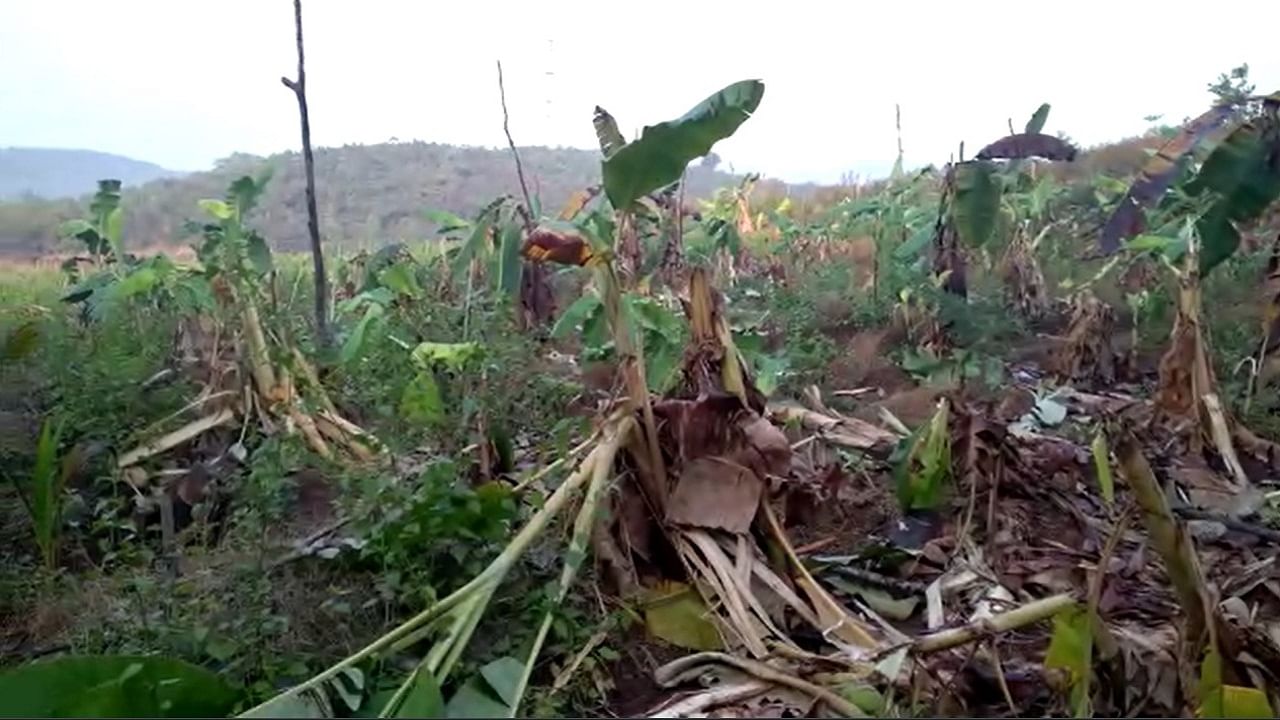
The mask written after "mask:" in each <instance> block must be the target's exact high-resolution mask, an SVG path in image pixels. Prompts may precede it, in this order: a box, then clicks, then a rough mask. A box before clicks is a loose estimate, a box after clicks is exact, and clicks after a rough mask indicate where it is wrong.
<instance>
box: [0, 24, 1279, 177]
mask: <svg viewBox="0 0 1280 720" xmlns="http://www.w3.org/2000/svg"><path fill="white" fill-rule="evenodd" d="M1175 7H1176V6H1175V5H1174V4H1172V3H1170V2H1167V1H1165V2H1148V1H1146V0H1143V1H1138V0H1109V1H1108V2H1094V1H1092V0H1077V2H1074V3H1052V4H1050V3H1046V2H1025V1H1024V2H995V1H985V0H967V1H964V2H954V1H952V2H914V1H909V0H893V1H892V2H889V1H888V0H885V1H882V2H867V1H865V0H864V1H861V2H854V1H853V0H828V1H826V2H807V1H803V0H786V1H781V0H773V1H772V2H746V1H738V2H725V1H722V0H714V1H713V0H680V1H678V2H672V1H670V0H649V1H647V2H644V3H620V2H608V1H607V0H606V1H604V2H600V1H597V2H585V1H584V2H578V1H573V2H569V1H564V2H561V1H556V0H543V1H542V2H528V1H525V2H490V1H486V0H452V1H449V2H446V1H445V0H435V1H433V2H428V1H427V0H360V1H359V2H350V1H349V0H305V2H304V13H305V18H304V22H305V26H306V43H307V60H308V62H307V69H308V81H309V91H310V93H309V94H310V101H311V118H312V128H313V140H314V142H315V143H316V144H318V145H341V144H344V143H377V142H385V141H387V140H389V139H390V138H392V137H396V138H399V139H401V140H409V139H422V140H427V141H437V142H448V143H457V144H469V145H485V146H494V145H502V144H505V140H504V138H503V135H502V118H501V111H500V108H499V103H498V93H497V83H496V72H495V65H494V61H495V60H497V59H501V60H502V61H503V66H504V70H505V74H506V85H507V98H508V104H509V106H510V110H511V125H512V131H513V133H514V135H515V138H516V141H517V142H518V143H520V144H547V145H571V146H577V147H595V136H594V134H593V131H592V127H591V111H592V108H593V107H594V106H595V105H596V104H600V105H602V106H604V107H605V108H606V109H608V110H609V111H610V112H612V113H613V114H614V116H615V117H617V119H618V121H619V123H620V125H621V126H622V129H623V132H624V133H625V134H627V135H628V136H631V135H632V134H633V133H635V132H638V131H639V129H640V128H641V127H642V126H643V125H644V124H646V123H653V122H657V121H660V120H664V119H668V118H671V117H674V116H677V115H679V114H680V113H683V112H684V111H685V110H687V109H688V108H689V107H691V106H692V105H693V104H695V103H696V102H698V101H700V100H701V99H703V98H704V97H705V96H706V95H708V94H710V93H711V92H712V91H714V90H715V89H718V88H719V87H721V86H723V85H725V84H728V83H730V82H733V81H735V80H740V79H746V78H760V79H762V80H764V82H765V84H766V90H765V96H764V101H763V102H762V103H761V105H760V109H759V110H758V111H757V113H756V116H755V117H754V118H752V119H751V120H750V121H748V122H747V123H746V124H745V125H744V126H743V127H742V129H741V130H740V131H739V132H738V134H737V135H736V136H735V137H733V138H731V139H730V140H728V141H726V142H724V143H722V144H721V145H720V146H717V152H719V153H720V155H721V156H722V157H723V158H724V159H725V161H726V162H730V163H732V164H733V165H734V167H735V168H736V169H737V170H739V171H743V170H756V171H761V172H764V173H765V174H768V175H772V176H775V177H782V178H784V179H787V180H795V181H800V180H818V181H834V180H837V179H838V178H839V177H840V175H841V173H843V172H846V171H849V172H857V173H861V174H863V175H866V174H879V173H881V172H883V171H884V170H885V169H887V168H888V167H889V165H890V164H891V163H892V161H893V157H894V155H895V141H894V127H893V106H894V103H895V102H898V103H901V105H902V126H903V136H904V145H905V149H906V158H907V163H908V165H909V166H910V165H923V164H925V163H929V162H944V161H946V159H947V156H948V155H949V154H950V153H951V152H953V150H954V149H955V148H956V146H957V145H958V144H959V142H960V141H962V140H963V141H965V142H966V147H968V148H970V152H972V151H973V150H976V149H977V148H978V147H979V146H981V145H982V144H985V143H986V142H988V141H990V140H993V139H995V138H996V137H998V136H999V135H1000V134H1002V133H1003V132H1004V131H1005V129H1006V119H1007V118H1010V117H1012V118H1013V121H1014V124H1015V125H1016V126H1018V127H1021V125H1022V124H1023V123H1024V122H1025V119H1026V117H1027V116H1028V115H1030V113H1031V112H1032V111H1033V110H1034V109H1035V108H1036V106H1037V105H1038V104H1039V103H1040V102H1043V101H1048V102H1051V103H1052V104H1053V112H1052V114H1051V115H1050V118H1049V124H1048V127H1047V128H1046V130H1047V131H1049V132H1057V131H1063V132H1065V133H1067V134H1068V135H1070V136H1071V137H1073V138H1075V139H1076V140H1077V141H1079V142H1081V143H1083V144H1085V145H1088V144H1092V143H1097V142H1101V141H1104V140H1108V139H1113V138H1118V137H1121V136H1125V135H1131V134H1135V133H1137V132H1140V131H1141V130H1143V129H1144V128H1145V127H1146V126H1147V123H1146V122H1145V121H1144V120H1143V117H1144V116H1146V115H1155V114H1164V116H1165V118H1166V119H1169V120H1175V121H1176V120H1181V119H1182V118H1183V117H1185V116H1187V115H1191V114H1195V113H1197V112H1199V111H1200V110H1202V109H1203V108H1205V107H1206V106H1207V104H1208V102H1209V99H1210V96H1209V95H1208V93H1206V92H1205V89H1204V88H1205V85H1206V83H1208V82H1209V81H1211V80H1213V79H1214V78H1215V77H1216V76H1217V75H1218V73H1220V72H1223V71H1225V70H1227V69H1229V68H1230V67H1232V66H1234V65H1237V64H1239V63H1241V62H1248V63H1249V65H1250V70H1251V75H1252V77H1253V80H1254V81H1255V82H1256V83H1257V85H1258V89H1259V90H1265V91H1268V92H1269V91H1272V90H1276V89H1280V52H1277V50H1276V46H1275V42H1274V32H1275V28H1276V27H1278V26H1280V1H1277V0H1259V1H1257V2H1229V1H1225V0H1224V1H1219V2H1214V3H1210V4H1203V3H1195V4H1194V5H1183V6H1182V7H1184V8H1188V9H1187V10H1185V11H1184V10H1181V9H1175ZM292 23H293V10H292V2H290V0H219V1H217V2H212V1H209V2H205V1H201V0H114V1H113V2H101V1H100V0H0V146H10V145H18V146H43V147H75V148H91V149H95V150H103V151H108V152H114V153H120V154H123V155H128V156H131V157H135V158H138V159H142V160H149V161H151V162H156V163H159V164H161V165H165V166H167V167H171V168H174V169H180V170H196V169H201V168H206V167H209V166H210V165H211V164H212V162H213V161H214V160H215V159H217V158H220V157H224V156H226V155H229V154H231V153H232V152H235V151H243V152H251V153H257V154H268V153H271V152H276V151H280V150H285V149H290V148H295V147H297V145H298V125H297V122H298V121H297V114H296V105H295V103H294V100H293V96H292V94H291V93H290V92H289V91H288V90H286V89H285V88H284V87H282V86H281V85H280V80H279V78H280V76H281V75H282V74H287V75H290V76H292V75H293V73H294V67H295V62H296V60H295V56H294V47H293V24H292ZM1157 51H1158V52H1159V53H1161V54H1160V55H1159V56H1155V55H1153V54H1152V53H1153V52H1157Z"/></svg>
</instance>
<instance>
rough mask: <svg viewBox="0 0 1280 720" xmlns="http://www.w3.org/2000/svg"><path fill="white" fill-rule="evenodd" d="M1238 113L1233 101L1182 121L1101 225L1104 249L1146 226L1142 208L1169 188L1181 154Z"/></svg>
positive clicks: (1110, 249) (1117, 245)
mask: <svg viewBox="0 0 1280 720" xmlns="http://www.w3.org/2000/svg"><path fill="white" fill-rule="evenodd" d="M1237 115H1238V111H1237V107H1236V106H1235V105H1232V104H1222V105H1215V106H1213V107H1212V108H1210V109H1209V110H1208V111H1207V112H1205V113H1204V114H1202V115H1200V116H1199V117H1197V118H1196V119H1194V120H1192V121H1191V122H1189V123H1187V124H1186V125H1184V126H1183V127H1182V129H1181V130H1179V131H1178V134H1177V135H1175V136H1174V137H1173V138H1171V139H1170V140H1169V141H1168V142H1166V143H1165V144H1164V145H1163V146H1161V147H1160V150H1159V151H1157V152H1156V154H1155V155H1153V156H1151V159H1150V160H1148V161H1147V163H1146V165H1144V166H1143V167H1142V171H1141V172H1139V173H1138V177H1137V179H1136V180H1134V181H1133V184H1132V185H1130V186H1129V191H1128V192H1127V193H1125V196H1124V197H1123V198H1121V199H1120V204H1119V205H1117V206H1116V209H1115V211H1113V212H1112V214H1111V217H1110V218H1108V219H1107V224H1106V225H1105V226H1104V227H1103V228H1102V234H1101V236H1100V237H1099V240H1098V242H1099V246H1100V247H1101V249H1102V252H1103V253H1106V254H1108V255H1109V254H1111V253H1114V252H1115V251H1116V250H1118V249H1119V248H1120V243H1121V242H1123V241H1124V240H1127V239H1129V238H1131V237H1133V236H1134V235H1137V234H1138V233H1141V232H1142V231H1143V230H1144V229H1145V228H1146V220H1145V218H1144V217H1143V212H1142V211H1143V209H1144V208H1147V207H1150V206H1151V205H1152V204H1153V203H1155V201H1156V200H1158V199H1159V198H1160V196H1162V195H1164V192H1165V191H1166V190H1168V189H1169V186H1170V185H1171V184H1172V183H1173V180H1174V178H1175V177H1177V175H1178V170H1179V168H1180V167H1181V166H1182V160H1183V158H1185V157H1186V156H1187V155H1188V154H1189V153H1190V152H1191V151H1192V150H1193V149H1195V147H1196V146H1197V145H1199V143H1200V142H1201V141H1202V140H1204V139H1205V138H1206V137H1208V136H1209V135H1210V134H1211V133H1213V132H1214V131H1215V130H1217V129H1219V128H1221V127H1222V126H1223V125H1225V124H1226V123H1227V122H1228V121H1230V120H1232V119H1233V118H1235V117H1237Z"/></svg>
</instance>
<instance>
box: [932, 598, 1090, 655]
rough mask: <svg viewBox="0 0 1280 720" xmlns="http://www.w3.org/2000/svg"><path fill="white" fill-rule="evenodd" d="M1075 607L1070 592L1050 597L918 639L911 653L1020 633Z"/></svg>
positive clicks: (934, 650)
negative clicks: (998, 635)
mask: <svg viewBox="0 0 1280 720" xmlns="http://www.w3.org/2000/svg"><path fill="white" fill-rule="evenodd" d="M1075 604H1076V599H1075V597H1074V596H1072V595H1071V594H1070V593H1062V594H1060V595H1051V596H1049V597H1047V598H1041V599H1039V600H1035V601H1032V602H1029V603H1027V604H1026V605H1023V606H1022V607H1017V608H1014V609H1012V610H1009V611H1007V612H1002V613H1000V614H998V615H992V616H991V617H987V618H979V619H978V620H974V621H973V622H971V623H969V624H967V625H963V626H961V627H958V628H951V629H949V630H943V631H941V632H936V633H933V634H931V635H924V636H922V637H919V638H916V640H915V642H913V643H911V650H912V652H914V653H915V654H916V655H926V654H928V653H933V652H938V651H939V650H948V649H950V648H953V647H958V646H960V645H964V644H965V643H969V642H973V641H975V640H980V639H982V638H985V637H988V636H990V635H995V634H999V633H1003V632H1009V631H1010V630H1017V629H1018V628H1021V627H1026V626H1027V625H1034V624H1035V623H1038V622H1040V621H1042V620H1048V619H1049V618H1051V617H1053V616H1054V615H1057V614H1058V613H1059V612H1062V611H1063V610H1066V609H1067V608H1069V607H1071V606H1072V605H1075Z"/></svg>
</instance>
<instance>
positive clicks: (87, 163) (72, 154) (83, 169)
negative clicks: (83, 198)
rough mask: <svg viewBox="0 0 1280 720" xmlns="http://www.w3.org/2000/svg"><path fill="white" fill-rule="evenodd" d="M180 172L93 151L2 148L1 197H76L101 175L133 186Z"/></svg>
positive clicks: (93, 184)
mask: <svg viewBox="0 0 1280 720" xmlns="http://www.w3.org/2000/svg"><path fill="white" fill-rule="evenodd" d="M180 174H181V173H178V172H175V171H173V170H166V169H165V168H162V167H160V166H159V165H155V164H152V163H149V162H143V161H141V160H134V159H132V158H127V157H124V156H122V155H112V154H111V153H103V152H97V151H94V150H60V149H53V148H0V200H16V199H20V198H23V197H28V196H36V197H41V198H61V197H75V196H78V195H83V194H84V193H87V192H92V191H93V190H94V188H96V187H97V182H98V180H99V179H100V178H118V179H119V180H121V181H122V182H124V184H125V185H126V186H134V185H142V184H143V183H147V182H150V181H152V180H155V179H157V178H163V177H173V176H177V175H180Z"/></svg>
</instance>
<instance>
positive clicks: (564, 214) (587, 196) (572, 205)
mask: <svg viewBox="0 0 1280 720" xmlns="http://www.w3.org/2000/svg"><path fill="white" fill-rule="evenodd" d="M599 194H600V186H599V185H592V186H591V187H589V188H586V189H585V190H578V191H577V192H575V193H574V194H573V195H570V196H569V199H568V200H567V201H565V204H564V207H562V208H560V219H561V220H572V219H574V218H575V217H577V215H578V213H580V212H582V209H583V208H585V207H586V206H587V203H589V202H591V200H592V199H593V198H595V196H596V195H599Z"/></svg>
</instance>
